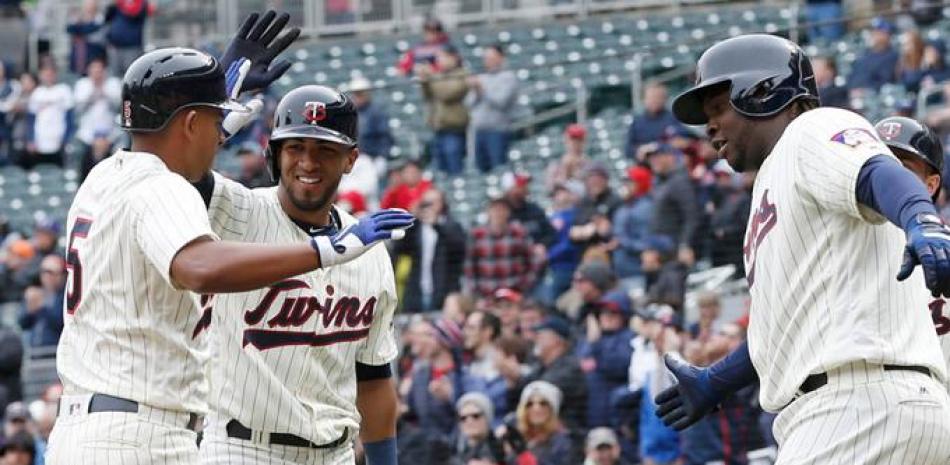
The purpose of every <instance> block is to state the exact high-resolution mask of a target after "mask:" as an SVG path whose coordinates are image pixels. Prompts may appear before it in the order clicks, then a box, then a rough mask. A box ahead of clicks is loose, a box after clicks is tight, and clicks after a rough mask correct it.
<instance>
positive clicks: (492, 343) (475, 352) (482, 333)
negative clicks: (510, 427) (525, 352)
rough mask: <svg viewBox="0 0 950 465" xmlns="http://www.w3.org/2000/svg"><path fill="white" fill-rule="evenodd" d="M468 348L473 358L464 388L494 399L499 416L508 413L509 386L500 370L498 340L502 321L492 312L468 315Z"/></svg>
mask: <svg viewBox="0 0 950 465" xmlns="http://www.w3.org/2000/svg"><path fill="white" fill-rule="evenodd" d="M462 333H463V334H464V339H465V350H466V351H467V352H468V353H469V355H470V358H469V361H468V364H467V366H466V371H465V378H464V382H463V389H464V390H465V392H473V391H477V392H480V393H483V394H485V395H487V396H488V398H489V399H491V403H492V410H493V411H494V412H495V413H496V414H498V415H499V416H504V415H505V414H507V413H508V404H507V399H506V398H505V396H506V393H507V388H508V387H507V385H506V384H505V378H503V377H502V376H501V372H499V371H498V360H499V358H500V357H501V351H500V350H499V349H498V346H497V345H496V342H497V340H498V338H499V337H500V336H501V320H500V319H499V318H498V317H497V316H495V315H493V314H492V313H491V312H487V311H485V310H476V311H475V312H472V313H471V314H469V315H468V318H467V319H466V320H465V325H464V326H463V327H462Z"/></svg>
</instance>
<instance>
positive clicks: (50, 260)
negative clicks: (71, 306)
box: [18, 254, 66, 347]
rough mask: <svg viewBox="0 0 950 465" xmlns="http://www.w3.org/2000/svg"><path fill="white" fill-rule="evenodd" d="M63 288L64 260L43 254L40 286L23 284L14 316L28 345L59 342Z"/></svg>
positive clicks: (64, 277) (61, 328) (37, 345)
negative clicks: (23, 288) (16, 312)
mask: <svg viewBox="0 0 950 465" xmlns="http://www.w3.org/2000/svg"><path fill="white" fill-rule="evenodd" d="M65 288H66V263H65V262H64V261H63V258H62V257H61V256H59V255H55V254H53V255H46V256H45V257H44V258H43V261H42V263H41V265H40V286H30V287H28V288H26V290H25V291H24V293H23V308H22V309H21V310H20V315H19V318H18V323H19V325H20V328H22V329H23V330H24V331H26V332H27V333H28V341H29V344H30V346H31V347H56V344H58V343H59V336H60V334H61V333H62V332H63V296H64V294H65V292H64V291H65Z"/></svg>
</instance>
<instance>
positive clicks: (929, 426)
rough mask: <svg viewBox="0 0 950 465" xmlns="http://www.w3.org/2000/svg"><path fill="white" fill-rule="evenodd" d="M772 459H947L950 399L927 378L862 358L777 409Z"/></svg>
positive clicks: (899, 464) (898, 464)
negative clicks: (775, 449)
mask: <svg viewBox="0 0 950 465" xmlns="http://www.w3.org/2000/svg"><path fill="white" fill-rule="evenodd" d="M774 431H775V437H776V440H777V441H778V443H779V457H778V461H777V462H776V465H805V464H816V465H817V464H822V465H834V464H842V465H844V464H848V465H852V464H858V465H861V464H867V465H871V464H875V465H877V464H881V465H884V464H893V465H904V464H908V465H909V464H914V465H946V464H948V463H950V398H948V395H947V392H946V390H945V389H944V387H943V386H942V385H941V384H940V383H939V382H937V381H936V380H934V379H933V378H931V377H928V376H925V375H923V374H920V373H916V372H911V371H884V370H883V368H882V367H881V366H880V365H877V366H875V365H866V364H864V363H861V362H856V363H851V364H846V365H842V366H840V367H839V368H837V369H835V370H832V371H830V372H828V384H827V385H825V386H824V387H822V388H820V389H818V390H815V391H813V392H810V393H808V394H806V395H805V396H803V397H801V398H799V399H798V400H795V401H794V402H792V404H791V405H789V406H788V407H787V408H785V409H784V410H782V412H781V413H780V414H779V415H778V417H777V418H776V421H775V426H774Z"/></svg>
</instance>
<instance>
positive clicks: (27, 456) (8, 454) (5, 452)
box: [0, 431, 43, 465]
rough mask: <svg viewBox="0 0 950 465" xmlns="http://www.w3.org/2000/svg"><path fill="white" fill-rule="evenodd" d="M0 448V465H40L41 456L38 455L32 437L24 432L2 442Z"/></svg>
mask: <svg viewBox="0 0 950 465" xmlns="http://www.w3.org/2000/svg"><path fill="white" fill-rule="evenodd" d="M2 444H3V445H2V446H0V465H41V464H42V460H43V455H42V454H38V453H37V451H36V445H35V442H34V441H33V437H32V436H30V433H27V432H25V431H23V432H19V433H17V434H14V435H13V436H12V437H8V438H6V439H4V440H3V442H2Z"/></svg>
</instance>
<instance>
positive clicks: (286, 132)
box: [201, 85, 397, 465]
mask: <svg viewBox="0 0 950 465" xmlns="http://www.w3.org/2000/svg"><path fill="white" fill-rule="evenodd" d="M356 140H357V113H356V107H355V105H354V103H353V102H352V100H351V99H350V97H349V96H347V95H345V94H341V93H338V92H337V91H335V90H333V89H331V88H328V87H323V86H316V85H308V86H303V87H299V88H297V89H294V90H292V91H290V92H289V93H288V94H287V95H285V96H284V97H283V99H281V101H280V102H279V103H278V105H277V108H276V111H275V114H274V126H273V131H272V133H271V137H270V141H269V146H268V148H267V150H266V151H265V155H266V157H267V159H268V167H269V170H270V173H271V176H272V178H273V180H274V181H276V182H277V183H278V184H277V186H276V187H271V188H261V189H255V190H249V189H247V188H245V187H243V186H241V185H240V184H238V183H236V182H234V181H231V180H229V179H226V178H224V177H222V176H220V175H217V174H214V175H213V176H211V177H209V178H208V179H207V182H206V183H203V186H202V187H201V190H204V191H206V192H211V193H213V195H211V202H210V207H209V214H210V217H211V224H212V229H213V230H214V231H216V232H217V233H218V234H219V235H220V236H221V238H222V239H225V240H239V241H248V242H258V243H269V244H294V243H299V242H302V241H307V240H309V239H310V238H318V237H324V236H332V235H333V234H337V231H339V230H341V229H345V228H348V227H351V225H354V224H356V220H355V219H354V218H353V217H352V216H350V215H349V214H347V213H346V212H344V211H343V210H342V209H340V208H337V207H336V206H334V204H333V199H334V197H335V195H336V190H337V187H338V185H339V183H340V180H341V178H342V177H343V175H344V174H345V173H349V172H350V170H351V169H352V168H353V165H354V163H355V162H356V159H357V156H358V155H359V152H358V150H357V146H356ZM395 308H396V288H395V281H394V277H393V270H392V265H391V262H390V258H389V255H388V253H387V252H386V249H385V248H384V247H376V248H374V249H373V250H371V251H369V252H367V253H366V254H364V255H362V256H361V257H359V258H357V259H355V260H352V261H350V262H348V263H346V264H342V265H338V266H335V267H333V268H329V269H319V270H316V271H313V272H310V273H305V274H301V275H299V276H295V277H293V278H289V279H284V280H281V281H277V282H276V283H273V284H271V285H270V286H269V287H266V288H262V289H258V290H254V291H250V292H245V293H239V294H223V295H219V296H217V298H216V299H215V303H214V305H213V310H212V309H211V307H210V306H209V307H208V312H209V313H210V314H209V315H208V319H207V320H206V321H208V322H210V325H211V328H210V331H211V336H210V337H211V345H212V347H214V349H215V352H216V363H214V364H213V366H212V371H211V373H212V374H211V384H212V388H213V389H214V391H215V392H216V393H217V395H215V396H214V397H213V398H212V399H211V410H212V412H211V414H210V415H209V422H208V427H207V428H206V429H205V431H204V438H203V440H202V444H201V460H202V463H204V464H208V465H210V464H222V465H224V464H259V463H270V464H315V465H316V464H320V465H337V464H339V465H343V464H352V463H353V461H354V457H353V447H352V440H353V439H354V438H355V437H356V435H357V432H359V434H360V436H361V437H362V439H363V443H364V446H365V447H364V448H365V451H366V455H367V458H368V463H369V465H395V463H396V447H395V433H396V431H395V430H396V407H397V396H396V390H395V386H394V384H393V382H392V380H391V373H390V367H389V363H390V362H391V361H392V360H393V359H394V358H395V356H396V355H397V346H396V342H395V340H394V334H393V331H392V319H393V313H394V311H395Z"/></svg>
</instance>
